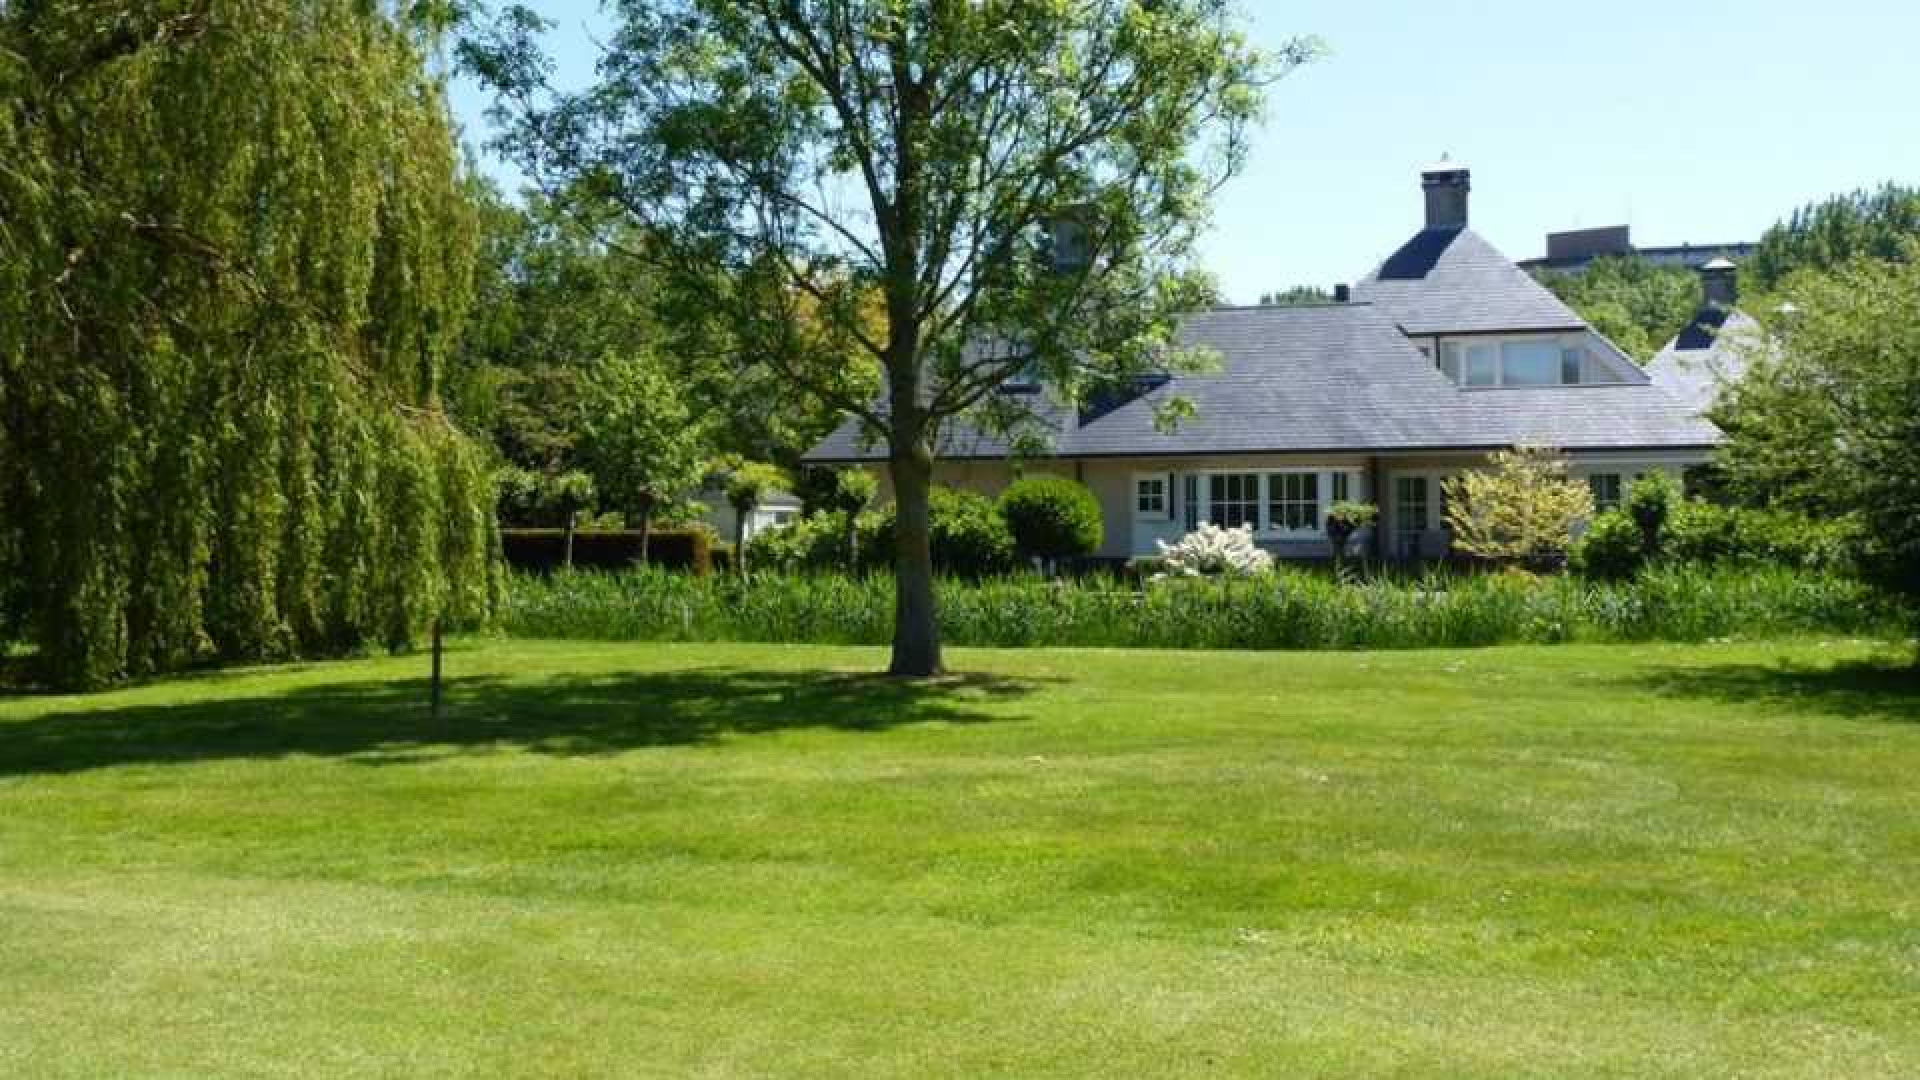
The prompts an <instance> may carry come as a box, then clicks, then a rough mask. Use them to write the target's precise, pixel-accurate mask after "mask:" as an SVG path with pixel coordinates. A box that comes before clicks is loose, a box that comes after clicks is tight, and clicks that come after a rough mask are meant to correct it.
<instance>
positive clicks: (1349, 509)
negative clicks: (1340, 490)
mask: <svg viewBox="0 0 1920 1080" xmlns="http://www.w3.org/2000/svg"><path fill="white" fill-rule="evenodd" d="M1379 518H1380V508H1379V507H1377V506H1375V505H1373V504H1372V503H1368V502H1355V501H1353V500H1351V499H1343V500H1341V501H1339V502H1336V503H1334V504H1333V505H1332V506H1329V507H1327V540H1328V542H1329V543H1331V544H1332V545H1333V556H1334V558H1335V559H1341V558H1345V556H1346V553H1347V542H1348V541H1350V540H1352V539H1353V534H1354V533H1357V532H1359V531H1360V530H1361V529H1365V528H1368V527H1370V526H1372V525H1373V523H1374V522H1375V521H1378V520H1379Z"/></svg>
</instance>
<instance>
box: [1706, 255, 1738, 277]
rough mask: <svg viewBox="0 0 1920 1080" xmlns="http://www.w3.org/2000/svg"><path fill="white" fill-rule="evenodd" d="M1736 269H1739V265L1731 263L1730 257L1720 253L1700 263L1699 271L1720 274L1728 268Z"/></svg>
mask: <svg viewBox="0 0 1920 1080" xmlns="http://www.w3.org/2000/svg"><path fill="white" fill-rule="evenodd" d="M1737 269H1739V267H1737V266H1735V265H1734V264H1733V260H1732V259H1729V258H1727V257H1726V256H1725V255H1721V256H1719V257H1718V258H1715V259H1712V260H1710V261H1708V262H1706V263H1704V264H1702V265H1701V267H1700V272H1701V273H1703V274H1707V273H1715V274H1720V273H1725V272H1727V271H1729V270H1737Z"/></svg>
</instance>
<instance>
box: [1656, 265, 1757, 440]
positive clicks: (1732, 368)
mask: <svg viewBox="0 0 1920 1080" xmlns="http://www.w3.org/2000/svg"><path fill="white" fill-rule="evenodd" d="M1737 275H1738V271H1737V270H1736V268H1735V267H1734V265H1733V263H1731V262H1729V261H1728V260H1726V259H1715V260H1713V261H1712V262H1709V263H1707V264H1705V265H1704V266H1702V267H1700V286H1701V303H1700V309H1699V310H1698V311H1696V312H1695V313H1694V316H1693V318H1692V320H1690V321H1689V322H1688V323H1687V326H1686V328H1685V329H1683V330H1681V331H1680V333H1678V334H1676V335H1675V336H1674V338H1673V340H1672V341H1669V342H1667V345H1666V348H1664V349H1661V350H1660V352H1659V353H1658V354H1657V355H1656V356H1654V358H1653V359H1652V360H1651V361H1649V362H1648V363H1647V375H1648V376H1649V377H1651V378H1652V379H1653V381H1654V384H1655V385H1657V386H1660V387H1662V388H1664V389H1665V390H1666V391H1667V392H1668V393H1670V394H1673V395H1675V396H1676V397H1678V398H1680V399H1681V400H1682V401H1685V402H1687V403H1688V404H1689V405H1691V406H1693V407H1694V408H1696V409H1699V410H1702V411H1704V410H1706V409H1708V408H1710V407H1712V405H1713V404H1714V402H1715V401H1716V400H1718V399H1719V396H1720V391H1721V389H1722V388H1724V387H1725V386H1726V385H1727V384H1728V383H1730V382H1733V381H1734V380H1736V379H1738V378H1740V376H1741V375H1742V374H1744V373H1745V372H1746V365H1747V357H1748V356H1749V355H1751V350H1752V349H1753V348H1755V347H1756V346H1757V345H1758V343H1759V342H1760V339H1761V329H1760V323H1759V322H1758V321H1756V320H1755V319H1754V318H1753V316H1751V315H1748V314H1747V313H1746V312H1744V311H1741V310H1740V309H1739V308H1738V307H1736V306H1735V305H1736V304H1737V303H1738V302H1739V299H1740V296H1739V278H1738V276H1737Z"/></svg>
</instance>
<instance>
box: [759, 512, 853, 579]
mask: <svg viewBox="0 0 1920 1080" xmlns="http://www.w3.org/2000/svg"><path fill="white" fill-rule="evenodd" d="M863 521H864V524H865V527H866V529H867V531H869V532H871V530H872V529H873V527H874V526H873V521H872V518H871V516H870V515H864V514H863V515H861V516H860V519H857V520H856V522H855V537H856V538H855V542H854V549H853V551H852V552H851V553H850V552H849V551H848V548H847V514H846V512H845V511H843V510H832V511H827V512H824V513H817V514H809V515H807V516H806V517H803V518H800V519H798V520H796V521H790V522H788V523H787V524H785V525H781V526H779V527H778V528H773V529H767V530H765V531H763V532H761V533H760V534H759V535H757V536H755V537H754V538H753V539H752V540H750V541H749V542H748V543H747V557H748V558H749V559H751V560H752V562H753V565H754V566H755V567H756V568H758V569H766V570H779V571H783V572H786V573H793V572H796V571H803V570H806V571H821V570H832V569H842V570H857V569H859V568H860V567H861V566H862V565H863V564H864V560H863V559H861V557H860V554H861V549H862V548H863V547H864V546H865V545H862V544H861V543H860V542H859V539H858V534H859V531H860V527H861V524H862V522H863Z"/></svg>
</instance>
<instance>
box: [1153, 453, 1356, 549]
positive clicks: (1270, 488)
mask: <svg viewBox="0 0 1920 1080" xmlns="http://www.w3.org/2000/svg"><path fill="white" fill-rule="evenodd" d="M1249 475H1250V476H1253V477H1254V478H1255V484H1254V490H1255V492H1256V494H1257V500H1256V502H1255V504H1254V518H1255V520H1254V530H1253V531H1254V533H1255V534H1256V535H1258V536H1262V537H1267V538H1270V539H1289V540H1300V539H1308V538H1312V537H1324V536H1325V535H1326V534H1327V510H1328V508H1329V507H1331V506H1332V505H1333V504H1334V503H1336V502H1338V501H1340V499H1341V498H1349V499H1350V498H1352V497H1353V496H1352V494H1351V493H1352V492H1355V491H1358V490H1359V485H1358V482H1357V481H1356V479H1355V477H1356V476H1357V475H1358V473H1357V472H1356V471H1355V470H1353V469H1346V468H1305V467H1299V466H1294V467H1287V466H1281V467H1279V468H1272V467H1267V468H1259V467H1255V468H1240V469H1231V468H1229V469H1194V470H1191V471H1186V472H1181V473H1179V474H1178V475H1177V476H1176V477H1175V482H1177V483H1180V484H1182V485H1187V484H1191V485H1192V486H1191V487H1185V488H1184V490H1185V491H1186V493H1187V498H1188V500H1189V502H1188V503H1187V505H1186V506H1184V507H1183V510H1184V511H1185V513H1186V514H1187V515H1188V518H1187V520H1190V521H1191V522H1192V523H1193V525H1192V526H1191V527H1196V528H1197V527H1198V525H1199V523H1201V522H1210V521H1212V520H1213V477H1215V476H1249ZM1288 475H1310V476H1314V477H1317V479H1316V480H1315V481H1314V497H1315V508H1314V521H1315V523H1316V525H1315V527H1314V528H1312V529H1288V528H1282V527H1278V526H1276V525H1275V523H1274V520H1273V502H1274V499H1273V494H1274V485H1273V480H1272V478H1273V477H1275V476H1288ZM1336 488H1338V489H1340V490H1341V491H1343V492H1344V493H1345V494H1342V495H1340V496H1337V497H1336V495H1335V490H1336Z"/></svg>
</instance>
